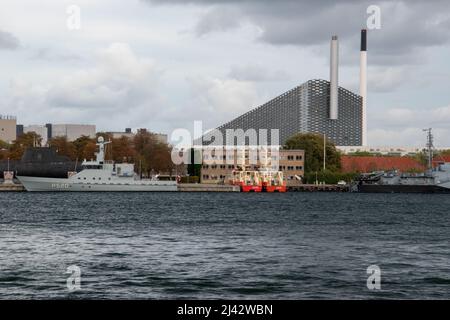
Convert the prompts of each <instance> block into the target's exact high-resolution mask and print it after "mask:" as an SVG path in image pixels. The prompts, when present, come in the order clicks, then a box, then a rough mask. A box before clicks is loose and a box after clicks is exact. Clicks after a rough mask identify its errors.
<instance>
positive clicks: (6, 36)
mask: <svg viewBox="0 0 450 320" xmlns="http://www.w3.org/2000/svg"><path fill="white" fill-rule="evenodd" d="M19 45H20V42H19V39H17V38H16V37H15V36H14V35H12V34H11V33H9V32H6V31H1V30H0V49H6V50H15V49H17V48H18V47H19Z"/></svg>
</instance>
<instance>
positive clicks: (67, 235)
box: [0, 192, 450, 299]
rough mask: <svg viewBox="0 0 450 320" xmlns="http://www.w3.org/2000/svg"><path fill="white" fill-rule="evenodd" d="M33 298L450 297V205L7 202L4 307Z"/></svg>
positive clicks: (346, 199)
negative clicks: (75, 283) (372, 270)
mask: <svg viewBox="0 0 450 320" xmlns="http://www.w3.org/2000/svg"><path fill="white" fill-rule="evenodd" d="M370 265H377V266H378V267H379V268H380V270H381V275H380V286H381V288H380V289H374V290H369V289H368V287H367V278H368V277H369V274H368V273H367V268H368V267H369V266H370ZM69 266H76V267H78V268H79V270H80V272H81V273H80V277H79V278H78V279H79V280H80V282H79V285H80V286H79V290H75V291H70V290H69V287H68V286H67V284H68V281H67V279H68V278H69V277H70V276H71V274H70V273H66V272H67V268H68V267H69ZM69 282H70V281H69ZM70 283H72V282H70ZM72 289H73V287H72ZM30 298H32V299H181V298H188V299H191V298H192V299H218V298H224V299H421V298H423V299H450V196H449V195H420V194H419V195H417V194H415V195H412V194H350V193H286V194H240V193H110V194H108V193H26V192H23V193H6V192H3V193H0V299H30Z"/></svg>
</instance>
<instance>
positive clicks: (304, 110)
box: [203, 80, 362, 146]
mask: <svg viewBox="0 0 450 320" xmlns="http://www.w3.org/2000/svg"><path fill="white" fill-rule="evenodd" d="M338 105H339V117H338V118H337V119H330V108H329V106H330V82H329V81H326V80H310V81H307V82H305V83H304V84H302V85H300V86H298V87H296V88H294V89H292V90H290V91H288V92H286V93H283V94H282V95H280V96H278V97H276V98H275V99H272V100H270V101H269V102H267V103H265V104H263V105H261V106H259V107H257V108H256V109H253V110H251V111H249V112H247V113H245V114H243V115H241V116H240V117H237V118H236V119H234V120H231V121H230V122H228V123H225V124H224V125H222V126H220V127H218V128H217V129H218V130H219V131H221V132H222V134H223V135H224V136H225V134H226V130H227V129H234V130H236V129H242V130H243V131H247V130H248V129H255V130H256V131H258V132H259V131H260V130H262V129H267V130H268V135H269V139H268V142H269V143H271V142H272V143H273V141H271V137H270V129H279V138H280V144H284V143H285V142H286V140H287V139H288V138H290V137H291V136H292V135H294V134H296V133H299V132H302V133H307V132H313V133H320V134H325V135H326V137H327V138H328V139H330V140H331V141H333V142H334V143H335V144H336V145H338V146H360V145H361V144H362V98H361V97H360V96H359V95H357V94H354V93H352V92H350V91H349V90H347V89H344V88H341V87H339V88H338ZM203 139H204V144H209V143H208V142H209V140H210V137H209V135H208V134H206V135H205V136H204V137H203Z"/></svg>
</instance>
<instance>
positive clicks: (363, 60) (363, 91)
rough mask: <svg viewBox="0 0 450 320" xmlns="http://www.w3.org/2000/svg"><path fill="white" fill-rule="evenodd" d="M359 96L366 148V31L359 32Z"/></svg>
mask: <svg viewBox="0 0 450 320" xmlns="http://www.w3.org/2000/svg"><path fill="white" fill-rule="evenodd" d="M360 54H361V59H360V74H359V94H360V95H361V97H362V145H363V146H367V30H366V29H363V30H361V53H360Z"/></svg>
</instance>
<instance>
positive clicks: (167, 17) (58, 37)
mask: <svg viewBox="0 0 450 320" xmlns="http://www.w3.org/2000/svg"><path fill="white" fill-rule="evenodd" d="M370 5H376V6H378V7H379V8H380V13H381V15H380V29H373V30H369V32H368V97H367V104H368V142H369V145H383V146H423V145H424V143H425V133H424V132H423V131H422V129H424V128H428V127H431V128H433V131H434V134H435V144H436V145H437V146H450V90H449V89H450V59H449V57H450V9H449V7H448V1H447V0H430V1H419V0H407V1H406V0H405V1H400V0H398V1H394V0H390V1H374V0H371V1H360V0H340V1H331V0H318V1H309V0H278V1H270V0H241V1H237V0H185V1H182V0H128V1H119V0H108V1H107V0H90V1H89V0H79V1H77V0H71V1H64V0H62V1H61V0H52V1H51V0H41V1H32V0H28V1H24V0H14V1H13V0H2V2H1V10H0V70H1V72H0V114H9V115H15V116H17V120H18V123H21V124H24V125H31V124H45V123H82V124H95V125H96V126H97V130H98V131H123V130H124V128H126V127H131V128H133V129H136V128H148V129H150V130H151V131H154V132H164V133H168V134H169V135H170V134H171V132H172V131H173V130H174V129H176V128H186V129H189V130H192V128H193V125H194V121H196V120H200V121H203V129H204V130H206V129H211V128H214V127H217V126H219V125H221V124H222V123H225V122H228V121H229V120H231V119H233V118H235V117H236V116H239V115H240V114H242V113H245V112H247V111H249V110H251V109H253V108H255V107H257V106H258V105H261V104H263V103H265V102H267V101H268V100H270V99H272V98H274V97H276V96H278V95H279V94H282V93H283V92H285V91H288V90H290V89H292V88H294V87H296V86H298V85H300V84H302V83H304V82H305V81H308V80H310V79H326V80H328V79H329V52H330V39H331V36H332V35H334V34H336V35H338V37H339V45H340V69H339V84H340V86H342V87H344V88H347V89H349V90H351V91H353V92H355V93H358V92H359V37H360V30H361V28H366V27H367V19H368V18H370V14H368V13H367V8H368V7H369V6H370ZM78 9H79V13H80V15H79V17H80V19H79V20H77V18H76V17H77V16H76V11H77V10H78ZM74 10H75V11H74ZM74 13H75V14H74ZM74 17H75V18H74ZM78 22H79V23H78Z"/></svg>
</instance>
